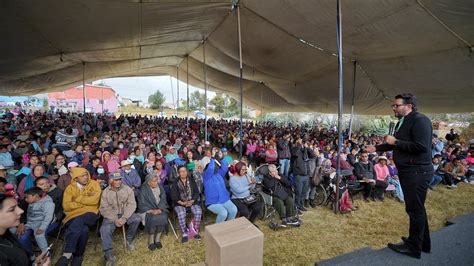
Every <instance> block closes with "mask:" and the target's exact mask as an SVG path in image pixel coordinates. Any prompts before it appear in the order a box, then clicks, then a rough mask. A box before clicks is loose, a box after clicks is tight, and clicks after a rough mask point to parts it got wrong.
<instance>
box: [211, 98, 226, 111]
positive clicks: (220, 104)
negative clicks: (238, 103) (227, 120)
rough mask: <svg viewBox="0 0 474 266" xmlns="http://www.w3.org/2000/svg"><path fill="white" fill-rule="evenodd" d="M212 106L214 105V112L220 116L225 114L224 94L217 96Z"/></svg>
mask: <svg viewBox="0 0 474 266" xmlns="http://www.w3.org/2000/svg"><path fill="white" fill-rule="evenodd" d="M210 104H212V105H214V112H216V113H218V114H222V113H224V108H225V99H224V97H222V94H220V93H218V94H216V96H215V97H214V98H212V100H211V101H210Z"/></svg>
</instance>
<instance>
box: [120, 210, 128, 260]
mask: <svg viewBox="0 0 474 266" xmlns="http://www.w3.org/2000/svg"><path fill="white" fill-rule="evenodd" d="M123 207H124V206H123V204H122V211H123V209H124V208H123ZM120 218H121V217H120ZM122 235H123V248H124V250H125V252H127V236H126V234H125V224H123V225H122Z"/></svg>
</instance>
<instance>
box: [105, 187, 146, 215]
mask: <svg viewBox="0 0 474 266" xmlns="http://www.w3.org/2000/svg"><path fill="white" fill-rule="evenodd" d="M136 209H137V203H136V201H135V194H134V193H133V189H132V188H130V187H129V186H127V185H121V186H120V188H118V189H117V190H116V189H114V188H112V187H111V186H108V187H107V188H106V189H104V191H103V192H102V196H101V198H100V214H101V215H102V216H104V217H105V218H107V219H109V220H112V221H115V220H116V219H117V218H119V217H123V218H125V219H129V218H130V217H131V216H132V214H134V213H135V210H136Z"/></svg>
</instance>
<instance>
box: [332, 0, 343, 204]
mask: <svg viewBox="0 0 474 266" xmlns="http://www.w3.org/2000/svg"><path fill="white" fill-rule="evenodd" d="M336 36H337V52H338V57H337V59H338V65H339V103H338V112H337V122H338V123H337V124H338V127H337V131H338V132H337V133H338V146H337V166H336V202H335V204H334V212H335V213H338V212H339V198H340V197H339V183H340V179H341V150H342V142H343V141H344V138H343V132H342V131H343V129H342V127H343V125H342V114H343V104H344V82H343V72H342V24H341V1H340V0H337V29H336Z"/></svg>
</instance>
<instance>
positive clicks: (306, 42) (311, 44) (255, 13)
mask: <svg viewBox="0 0 474 266" xmlns="http://www.w3.org/2000/svg"><path fill="white" fill-rule="evenodd" d="M244 8H245V9H247V10H248V11H250V12H252V13H253V14H254V15H256V16H258V17H259V18H260V19H262V20H264V21H266V22H267V23H269V24H270V25H272V26H274V27H275V28H277V29H279V30H280V31H282V32H284V33H285V34H287V35H289V36H291V37H292V38H294V39H296V40H297V41H298V42H300V43H303V44H305V45H307V46H309V47H311V48H313V49H315V50H318V51H320V52H322V53H323V54H326V55H328V56H332V57H336V58H337V57H338V55H337V54H336V53H335V52H332V51H330V50H327V49H324V48H321V47H320V46H318V45H315V44H313V43H311V42H308V41H306V40H305V39H303V38H301V37H298V36H296V35H295V34H293V33H291V32H290V31H288V30H286V29H284V28H282V27H281V26H279V25H277V24H275V23H274V22H272V21H270V20H268V19H267V18H265V17H263V16H262V15H260V14H258V13H257V12H255V11H253V10H252V9H250V8H248V7H246V6H244ZM342 59H343V60H346V61H350V62H353V61H355V60H354V59H351V58H348V57H345V56H342Z"/></svg>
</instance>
